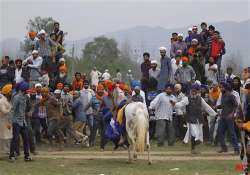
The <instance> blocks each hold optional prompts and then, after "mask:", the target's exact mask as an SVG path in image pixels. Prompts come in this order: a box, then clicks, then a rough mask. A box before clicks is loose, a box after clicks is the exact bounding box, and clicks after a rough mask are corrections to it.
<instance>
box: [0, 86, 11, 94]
mask: <svg viewBox="0 0 250 175" xmlns="http://www.w3.org/2000/svg"><path fill="white" fill-rule="evenodd" d="M11 91H12V84H6V85H5V86H4V87H3V88H2V91H1V93H2V94H3V95H7V94H10V93H11Z"/></svg>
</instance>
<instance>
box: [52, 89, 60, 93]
mask: <svg viewBox="0 0 250 175" xmlns="http://www.w3.org/2000/svg"><path fill="white" fill-rule="evenodd" d="M61 92H62V91H61V90H59V89H56V90H55V91H54V94H61Z"/></svg>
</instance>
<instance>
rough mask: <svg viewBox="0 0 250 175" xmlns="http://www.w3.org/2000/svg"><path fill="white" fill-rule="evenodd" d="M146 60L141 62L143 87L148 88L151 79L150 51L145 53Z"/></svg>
mask: <svg viewBox="0 0 250 175" xmlns="http://www.w3.org/2000/svg"><path fill="white" fill-rule="evenodd" d="M143 59H144V62H143V63H142V64H141V73H142V89H143V90H144V91H146V90H147V82H148V79H149V69H151V61H150V54H149V53H148V52H145V53H143Z"/></svg>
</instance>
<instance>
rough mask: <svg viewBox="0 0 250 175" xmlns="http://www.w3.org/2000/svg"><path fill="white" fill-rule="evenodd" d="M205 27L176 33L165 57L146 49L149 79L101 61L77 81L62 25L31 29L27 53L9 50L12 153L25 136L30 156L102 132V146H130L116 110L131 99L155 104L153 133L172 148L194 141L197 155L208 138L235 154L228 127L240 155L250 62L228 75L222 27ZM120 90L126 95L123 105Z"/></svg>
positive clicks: (4, 122)
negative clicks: (113, 69) (101, 65)
mask: <svg viewBox="0 0 250 175" xmlns="http://www.w3.org/2000/svg"><path fill="white" fill-rule="evenodd" d="M200 28H201V29H200V31H199V29H198V27H197V26H193V27H192V28H189V29H188V31H187V36H186V37H184V35H183V34H181V33H172V37H171V40H170V42H171V48H170V50H169V51H168V50H167V48H165V47H160V48H159V55H160V62H159V63H158V61H157V60H156V59H155V60H152V59H151V57H150V53H148V52H145V53H144V54H143V55H142V56H143V58H144V62H143V63H142V64H141V73H142V78H141V80H136V79H134V77H133V74H132V71H131V70H128V71H127V73H126V75H122V73H121V72H120V70H119V69H117V73H116V74H115V75H111V74H110V73H109V70H108V69H106V70H105V71H104V72H103V73H101V72H100V71H99V70H98V68H97V67H94V68H93V69H92V71H91V72H89V73H87V74H86V73H80V72H76V73H75V75H74V78H73V80H72V81H71V79H72V78H71V77H69V75H68V71H69V70H68V68H67V64H66V60H65V59H64V58H63V53H64V52H65V49H64V48H63V40H64V39H63V38H64V34H63V31H62V30H61V29H60V25H59V23H58V22H55V23H54V31H53V32H52V33H46V31H44V30H41V31H39V32H37V31H32V32H30V33H29V42H28V44H29V52H28V56H27V58H23V59H21V58H18V59H16V60H12V59H11V58H10V57H9V56H3V58H2V65H1V66H0V89H1V94H0V116H1V117H0V139H1V143H2V144H1V145H2V146H3V147H4V149H5V151H7V152H8V154H9V159H10V160H11V161H15V160H16V158H17V157H18V156H19V155H20V150H19V147H20V135H21V136H22V141H23V148H24V158H25V160H26V161H30V160H31V158H30V153H32V154H37V149H36V147H37V145H40V144H44V143H48V144H49V146H50V149H51V150H53V149H55V148H57V149H60V150H61V149H63V146H64V144H65V143H68V142H71V141H72V140H73V141H74V144H76V145H78V144H84V145H85V146H86V147H92V146H95V145H96V138H98V137H97V135H100V148H101V150H104V148H105V145H106V143H107V142H108V141H109V140H111V141H113V143H114V145H115V148H118V147H119V146H124V145H127V144H126V140H125V138H124V137H123V134H122V131H119V127H117V126H116V125H117V121H116V115H117V114H118V113H119V112H118V111H119V109H120V108H122V106H124V105H125V104H127V103H131V102H141V103H144V104H145V105H146V106H147V108H148V112H149V118H150V122H149V126H150V127H149V130H150V138H151V139H154V138H156V139H157V145H158V146H159V147H160V146H164V142H165V140H166V139H167V141H168V145H170V146H171V145H174V144H175V142H176V141H178V140H179V141H183V142H184V143H188V141H189V140H190V142H191V153H192V154H197V153H199V150H197V149H196V146H197V145H198V144H200V143H201V142H203V141H206V142H208V143H210V144H219V145H220V146H221V149H220V150H219V151H218V152H219V153H222V152H227V151H228V148H227V144H226V141H225V137H226V133H228V134H229V138H230V142H231V145H232V147H233V149H234V153H235V154H236V155H238V154H239V153H240V146H239V142H240V134H239V133H240V129H245V130H246V133H247V134H248V132H247V129H248V131H249V126H248V125H247V124H248V123H247V121H248V120H250V67H247V68H245V69H244V70H243V71H242V76H241V78H242V79H241V78H240V77H238V76H236V75H234V74H233V68H232V67H228V68H227V69H226V73H225V74H224V73H223V71H222V68H221V62H222V57H223V55H224V54H225V52H226V50H225V42H224V40H223V38H222V37H221V35H220V32H219V31H217V30H216V29H215V27H214V26H212V25H210V26H207V24H206V23H204V22H203V23H201V25H200ZM232 66H233V65H232ZM82 71H83V72H84V70H82ZM117 90H118V92H121V93H122V94H124V95H123V99H124V100H122V101H119V103H117V102H116V101H115V99H116V98H115V97H116V96H117V94H116V92H117ZM118 96H119V94H118ZM107 114H109V115H107ZM110 114H111V116H112V117H111V118H110V117H108V116H110ZM243 116H244V117H243ZM236 119H237V120H236ZM244 122H245V123H244ZM236 125H237V126H238V128H237V127H236ZM239 128H240V129H239ZM246 138H247V139H246V145H249V143H250V141H248V137H246Z"/></svg>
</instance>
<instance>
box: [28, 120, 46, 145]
mask: <svg viewBox="0 0 250 175" xmlns="http://www.w3.org/2000/svg"><path fill="white" fill-rule="evenodd" d="M31 124H32V128H33V133H34V136H35V140H36V143H41V134H42V133H43V134H45V136H46V137H47V135H48V134H47V129H48V126H47V121H46V118H33V119H32V121H31ZM41 126H42V131H41Z"/></svg>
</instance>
